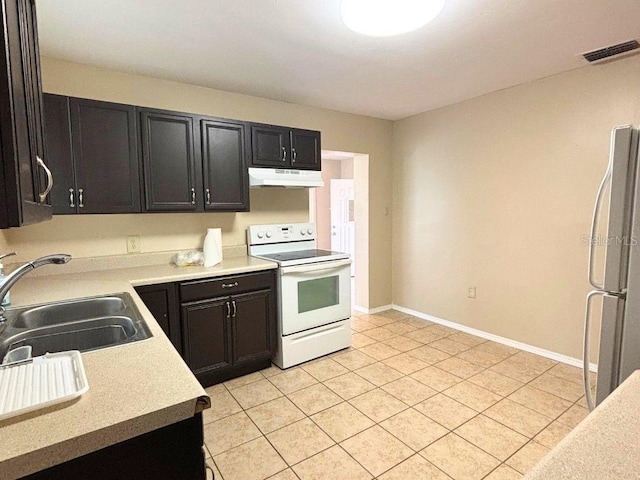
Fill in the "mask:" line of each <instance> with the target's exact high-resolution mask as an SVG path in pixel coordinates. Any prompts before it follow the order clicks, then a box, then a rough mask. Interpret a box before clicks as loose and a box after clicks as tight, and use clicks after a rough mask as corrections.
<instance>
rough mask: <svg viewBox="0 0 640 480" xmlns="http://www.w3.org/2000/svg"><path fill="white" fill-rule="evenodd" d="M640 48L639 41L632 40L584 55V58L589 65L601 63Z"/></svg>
mask: <svg viewBox="0 0 640 480" xmlns="http://www.w3.org/2000/svg"><path fill="white" fill-rule="evenodd" d="M638 48H640V44H639V43H638V41H637V40H631V41H629V42H624V43H619V44H617V45H611V46H609V47H605V48H600V49H598V50H593V51H591V52H587V53H583V54H582V56H583V57H584V59H585V60H586V61H587V62H589V63H595V62H601V61H603V60H607V59H609V58H611V57H615V56H618V55H622V54H623V53H627V52H631V51H632V50H636V49H638Z"/></svg>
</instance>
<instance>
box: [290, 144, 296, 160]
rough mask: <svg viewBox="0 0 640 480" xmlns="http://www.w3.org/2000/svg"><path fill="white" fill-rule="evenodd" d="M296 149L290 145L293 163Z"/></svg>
mask: <svg viewBox="0 0 640 480" xmlns="http://www.w3.org/2000/svg"><path fill="white" fill-rule="evenodd" d="M296 157H297V155H296V149H295V148H293V147H291V163H294V162H295V161H296Z"/></svg>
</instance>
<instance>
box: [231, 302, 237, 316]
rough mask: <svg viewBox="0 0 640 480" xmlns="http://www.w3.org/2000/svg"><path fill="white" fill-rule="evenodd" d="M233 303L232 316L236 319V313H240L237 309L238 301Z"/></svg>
mask: <svg viewBox="0 0 640 480" xmlns="http://www.w3.org/2000/svg"><path fill="white" fill-rule="evenodd" d="M231 303H232V304H233V314H232V315H231V316H232V317H233V318H236V313H238V308H237V307H236V301H235V300H232V301H231Z"/></svg>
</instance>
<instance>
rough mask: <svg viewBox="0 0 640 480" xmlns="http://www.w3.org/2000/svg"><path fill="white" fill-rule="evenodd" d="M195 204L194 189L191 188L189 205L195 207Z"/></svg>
mask: <svg viewBox="0 0 640 480" xmlns="http://www.w3.org/2000/svg"><path fill="white" fill-rule="evenodd" d="M195 204H196V189H195V188H192V189H191V205H195Z"/></svg>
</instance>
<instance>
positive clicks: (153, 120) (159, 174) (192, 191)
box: [140, 109, 202, 212]
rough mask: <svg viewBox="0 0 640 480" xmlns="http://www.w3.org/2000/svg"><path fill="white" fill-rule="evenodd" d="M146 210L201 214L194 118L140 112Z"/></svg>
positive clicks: (144, 110) (145, 111) (165, 113)
mask: <svg viewBox="0 0 640 480" xmlns="http://www.w3.org/2000/svg"><path fill="white" fill-rule="evenodd" d="M140 123H141V136H140V138H141V143H142V165H143V170H144V191H145V194H144V197H145V211H148V212H172V211H186V212H195V211H199V210H200V211H201V210H202V208H199V205H200V204H201V202H202V191H201V189H200V188H198V184H199V183H200V182H197V177H196V156H195V148H194V131H193V124H194V117H193V116H191V115H188V114H180V113H177V112H167V111H163V110H150V109H140Z"/></svg>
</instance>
